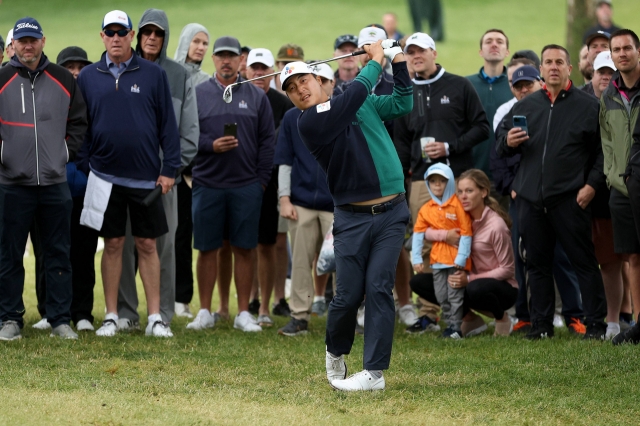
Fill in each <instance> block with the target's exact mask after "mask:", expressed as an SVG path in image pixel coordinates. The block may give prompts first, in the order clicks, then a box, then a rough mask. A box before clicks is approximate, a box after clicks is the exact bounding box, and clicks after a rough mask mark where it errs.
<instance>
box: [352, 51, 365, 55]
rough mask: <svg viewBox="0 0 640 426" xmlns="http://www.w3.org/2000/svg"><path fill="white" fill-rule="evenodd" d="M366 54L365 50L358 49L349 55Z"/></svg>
mask: <svg viewBox="0 0 640 426" xmlns="http://www.w3.org/2000/svg"><path fill="white" fill-rule="evenodd" d="M366 54H367V52H366V51H364V50H358V51H357V52H353V53H352V54H351V56H358V55H366Z"/></svg>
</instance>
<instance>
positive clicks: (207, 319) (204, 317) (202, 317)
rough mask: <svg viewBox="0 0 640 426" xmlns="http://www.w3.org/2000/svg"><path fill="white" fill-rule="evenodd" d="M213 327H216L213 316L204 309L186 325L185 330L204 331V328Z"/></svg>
mask: <svg viewBox="0 0 640 426" xmlns="http://www.w3.org/2000/svg"><path fill="white" fill-rule="evenodd" d="M214 325H216V320H215V318H214V316H213V315H211V313H210V312H209V311H207V310H206V309H200V311H198V315H196V319H194V320H193V321H191V322H190V323H189V324H187V329H189V330H204V329H205V328H213V326H214Z"/></svg>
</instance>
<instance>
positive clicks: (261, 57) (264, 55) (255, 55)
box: [247, 48, 275, 67]
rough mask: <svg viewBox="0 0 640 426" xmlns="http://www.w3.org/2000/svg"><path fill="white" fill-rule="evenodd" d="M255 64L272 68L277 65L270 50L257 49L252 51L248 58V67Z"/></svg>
mask: <svg viewBox="0 0 640 426" xmlns="http://www.w3.org/2000/svg"><path fill="white" fill-rule="evenodd" d="M255 63H261V64H264V65H266V66H268V67H272V66H273V64H275V60H274V59H273V54H271V51H270V50H269V49H263V48H257V49H251V52H249V56H248V57H247V66H248V67H250V66H251V65H253V64H255Z"/></svg>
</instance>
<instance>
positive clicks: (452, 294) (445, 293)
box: [433, 268, 464, 330]
mask: <svg viewBox="0 0 640 426" xmlns="http://www.w3.org/2000/svg"><path fill="white" fill-rule="evenodd" d="M456 271H457V269H456V268H446V269H434V270H433V289H434V290H435V293H436V299H438V303H439V304H440V308H442V320H443V321H444V322H445V323H446V324H447V326H449V327H451V328H452V329H454V330H460V325H461V324H462V303H463V302H464V289H463V288H459V289H457V288H453V287H451V286H450V285H449V282H448V278H449V275H452V274H453V273H455V272H456Z"/></svg>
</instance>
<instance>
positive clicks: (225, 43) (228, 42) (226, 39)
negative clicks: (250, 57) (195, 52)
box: [213, 36, 242, 55]
mask: <svg viewBox="0 0 640 426" xmlns="http://www.w3.org/2000/svg"><path fill="white" fill-rule="evenodd" d="M220 52H231V53H235V54H236V55H240V53H242V46H241V45H240V42H239V41H238V39H237V38H235V37H230V36H223V37H220V38H218V39H217V40H216V41H215V43H213V54H214V55H215V54H216V53H220Z"/></svg>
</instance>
